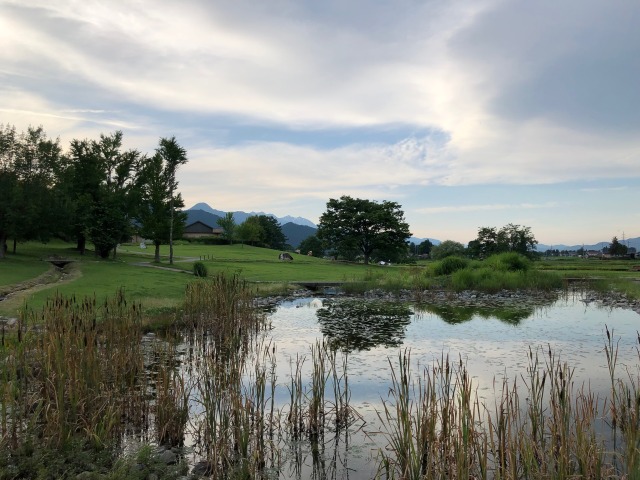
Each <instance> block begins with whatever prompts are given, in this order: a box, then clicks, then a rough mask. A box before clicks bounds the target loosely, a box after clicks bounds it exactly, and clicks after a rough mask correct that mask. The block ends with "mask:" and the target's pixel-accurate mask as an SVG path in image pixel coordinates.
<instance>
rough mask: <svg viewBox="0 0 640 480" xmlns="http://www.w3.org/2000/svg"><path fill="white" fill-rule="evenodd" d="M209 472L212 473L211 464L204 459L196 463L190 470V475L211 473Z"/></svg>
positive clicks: (203, 475)
mask: <svg viewBox="0 0 640 480" xmlns="http://www.w3.org/2000/svg"><path fill="white" fill-rule="evenodd" d="M211 473H213V469H212V468H211V464H210V463H209V462H207V461H205V460H202V461H200V462H198V463H196V464H195V465H194V466H193V469H192V470H191V474H192V475H198V476H200V477H205V476H208V475H211Z"/></svg>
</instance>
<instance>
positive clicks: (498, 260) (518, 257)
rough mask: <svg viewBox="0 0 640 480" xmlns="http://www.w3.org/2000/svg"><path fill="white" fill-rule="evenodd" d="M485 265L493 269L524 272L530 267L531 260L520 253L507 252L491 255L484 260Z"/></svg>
mask: <svg viewBox="0 0 640 480" xmlns="http://www.w3.org/2000/svg"><path fill="white" fill-rule="evenodd" d="M485 262H486V265H487V266H489V267H491V268H493V269H495V270H504V271H509V272H526V271H527V270H529V269H530V268H531V260H529V259H528V258H527V257H525V256H524V255H522V254H520V253H516V252H507V253H500V254H498V255H492V256H491V257H489V258H487V260H485Z"/></svg>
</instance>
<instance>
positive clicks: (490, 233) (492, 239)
mask: <svg viewBox="0 0 640 480" xmlns="http://www.w3.org/2000/svg"><path fill="white" fill-rule="evenodd" d="M537 244H538V241H537V240H536V239H535V237H534V236H533V232H532V231H531V228H529V227H521V226H520V225H514V224H513V223H510V224H508V225H505V226H504V227H502V228H501V229H500V230H497V229H496V228H495V227H481V228H479V229H478V236H477V237H476V239H475V240H472V241H471V242H469V247H468V249H469V255H470V256H472V257H478V258H487V257H489V256H491V255H494V254H496V253H503V252H517V253H521V254H522V255H526V256H532V255H533V254H534V252H535V249H536V245H537Z"/></svg>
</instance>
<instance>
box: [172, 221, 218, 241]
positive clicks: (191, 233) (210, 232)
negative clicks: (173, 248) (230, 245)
mask: <svg viewBox="0 0 640 480" xmlns="http://www.w3.org/2000/svg"><path fill="white" fill-rule="evenodd" d="M223 232H224V230H223V229H222V228H220V227H212V226H210V225H207V224H206V223H204V222H201V221H199V220H198V221H197V222H193V223H190V224H189V225H187V226H186V227H184V232H183V234H182V237H183V238H218V237H221V236H222V233H223Z"/></svg>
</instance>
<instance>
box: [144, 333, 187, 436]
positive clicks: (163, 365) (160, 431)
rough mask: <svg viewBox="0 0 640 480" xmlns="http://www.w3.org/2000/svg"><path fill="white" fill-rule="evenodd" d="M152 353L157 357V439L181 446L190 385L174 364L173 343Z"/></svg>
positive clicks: (154, 407)
mask: <svg viewBox="0 0 640 480" xmlns="http://www.w3.org/2000/svg"><path fill="white" fill-rule="evenodd" d="M155 356H156V357H157V358H159V359H160V363H159V367H158V372H157V374H156V378H155V389H156V398H155V404H154V406H153V409H152V412H153V413H154V421H155V431H156V439H157V441H158V443H159V444H160V445H166V446H168V447H176V446H182V445H183V444H184V436H185V431H186V426H187V422H188V420H189V397H190V392H189V389H190V387H189V385H187V381H186V379H185V376H184V374H182V373H181V372H180V371H179V370H178V368H177V366H176V365H175V364H174V362H175V360H174V359H175V358H176V357H177V354H176V350H175V343H173V342H169V343H167V344H164V348H162V347H156V353H155Z"/></svg>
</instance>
